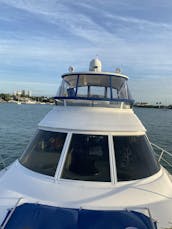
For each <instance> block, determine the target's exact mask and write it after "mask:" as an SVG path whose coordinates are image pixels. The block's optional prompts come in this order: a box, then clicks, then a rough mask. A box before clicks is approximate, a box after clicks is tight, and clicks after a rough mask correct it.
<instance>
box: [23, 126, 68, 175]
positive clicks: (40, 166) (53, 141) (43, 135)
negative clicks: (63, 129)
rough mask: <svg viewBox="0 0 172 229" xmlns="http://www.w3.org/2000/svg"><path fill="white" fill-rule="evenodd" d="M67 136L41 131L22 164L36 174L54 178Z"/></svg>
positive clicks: (29, 147)
mask: <svg viewBox="0 0 172 229" xmlns="http://www.w3.org/2000/svg"><path fill="white" fill-rule="evenodd" d="M66 135H67V134H66V133H57V132H52V131H45V130H39V131H38V133H37V134H36V136H35V138H34V139H33V141H32V142H31V144H30V145H29V146H28V148H27V149H26V152H25V153H24V154H23V155H22V157H21V158H20V163H21V164H22V165H24V166H25V167H27V168H29V169H31V170H33V171H35V172H38V173H42V174H45V175H48V176H54V175H55V172H56V168H57V165H58V162H59V159H60V155H61V152H62V149H63V145H64V142H65V139H66Z"/></svg>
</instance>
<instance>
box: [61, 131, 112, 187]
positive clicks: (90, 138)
mask: <svg viewBox="0 0 172 229" xmlns="http://www.w3.org/2000/svg"><path fill="white" fill-rule="evenodd" d="M62 178H64V179H71V180H82V181H98V182H110V181H111V179H110V166H109V149H108V136H100V135H85V134H73V136H72V139H71V143H70V146H69V149H68V153H67V157H66V161H65V164H64V168H63V171H62Z"/></svg>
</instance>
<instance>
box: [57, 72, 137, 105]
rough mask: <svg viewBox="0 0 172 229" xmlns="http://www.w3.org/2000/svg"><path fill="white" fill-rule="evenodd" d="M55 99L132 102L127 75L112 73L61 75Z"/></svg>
mask: <svg viewBox="0 0 172 229" xmlns="http://www.w3.org/2000/svg"><path fill="white" fill-rule="evenodd" d="M62 78H63V79H62V83H61V85H60V88H59V91H58V94H57V97H56V99H82V100H83V99H84V100H103V101H120V102H122V101H123V102H128V103H133V100H132V97H131V94H130V92H129V89H128V85H127V80H128V78H127V76H124V75H122V74H117V73H116V74H112V73H103V72H101V73H99V72H88V73H69V74H65V75H63V76H62Z"/></svg>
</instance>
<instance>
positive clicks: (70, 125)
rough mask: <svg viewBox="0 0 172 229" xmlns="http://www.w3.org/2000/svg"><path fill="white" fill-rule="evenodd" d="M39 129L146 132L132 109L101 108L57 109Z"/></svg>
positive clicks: (44, 120) (42, 122)
mask: <svg viewBox="0 0 172 229" xmlns="http://www.w3.org/2000/svg"><path fill="white" fill-rule="evenodd" d="M39 128H48V129H62V130H69V131H87V132H89V131H90V132H119V133H122V132H145V131H146V130H145V128H144V126H143V125H142V123H141V122H140V120H139V119H138V118H137V116H136V115H135V114H134V112H133V110H132V109H114V108H101V107H75V106H68V107H61V106H60V107H59V106H57V107H55V108H54V109H53V110H52V111H50V112H49V113H48V114H47V115H46V116H45V118H44V119H43V120H42V121H41V122H40V123H39Z"/></svg>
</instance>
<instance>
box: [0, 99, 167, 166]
mask: <svg viewBox="0 0 172 229" xmlns="http://www.w3.org/2000/svg"><path fill="white" fill-rule="evenodd" d="M52 108H53V106H52V105H36V104H34V105H30V104H21V105H18V104H8V103H4V104H0V155H2V157H3V158H9V160H8V164H9V163H10V162H12V161H14V160H15V159H16V158H17V157H19V156H20V155H21V154H22V152H23V151H24V149H25V147H26V146H27V144H28V143H29V141H30V139H31V137H32V136H33V134H34V132H35V130H36V128H37V124H38V122H39V121H40V120H41V119H42V118H43V117H44V116H45V114H46V113H48V111H50V110H51V109H52ZM135 112H136V114H137V115H138V116H139V118H140V119H141V121H142V122H143V124H144V125H145V127H146V128H147V130H148V136H149V138H150V140H151V141H152V142H154V143H155V144H158V145H160V146H162V147H163V148H165V149H166V150H168V151H170V152H172V110H168V109H150V108H149V109H146V108H136V109H135Z"/></svg>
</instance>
